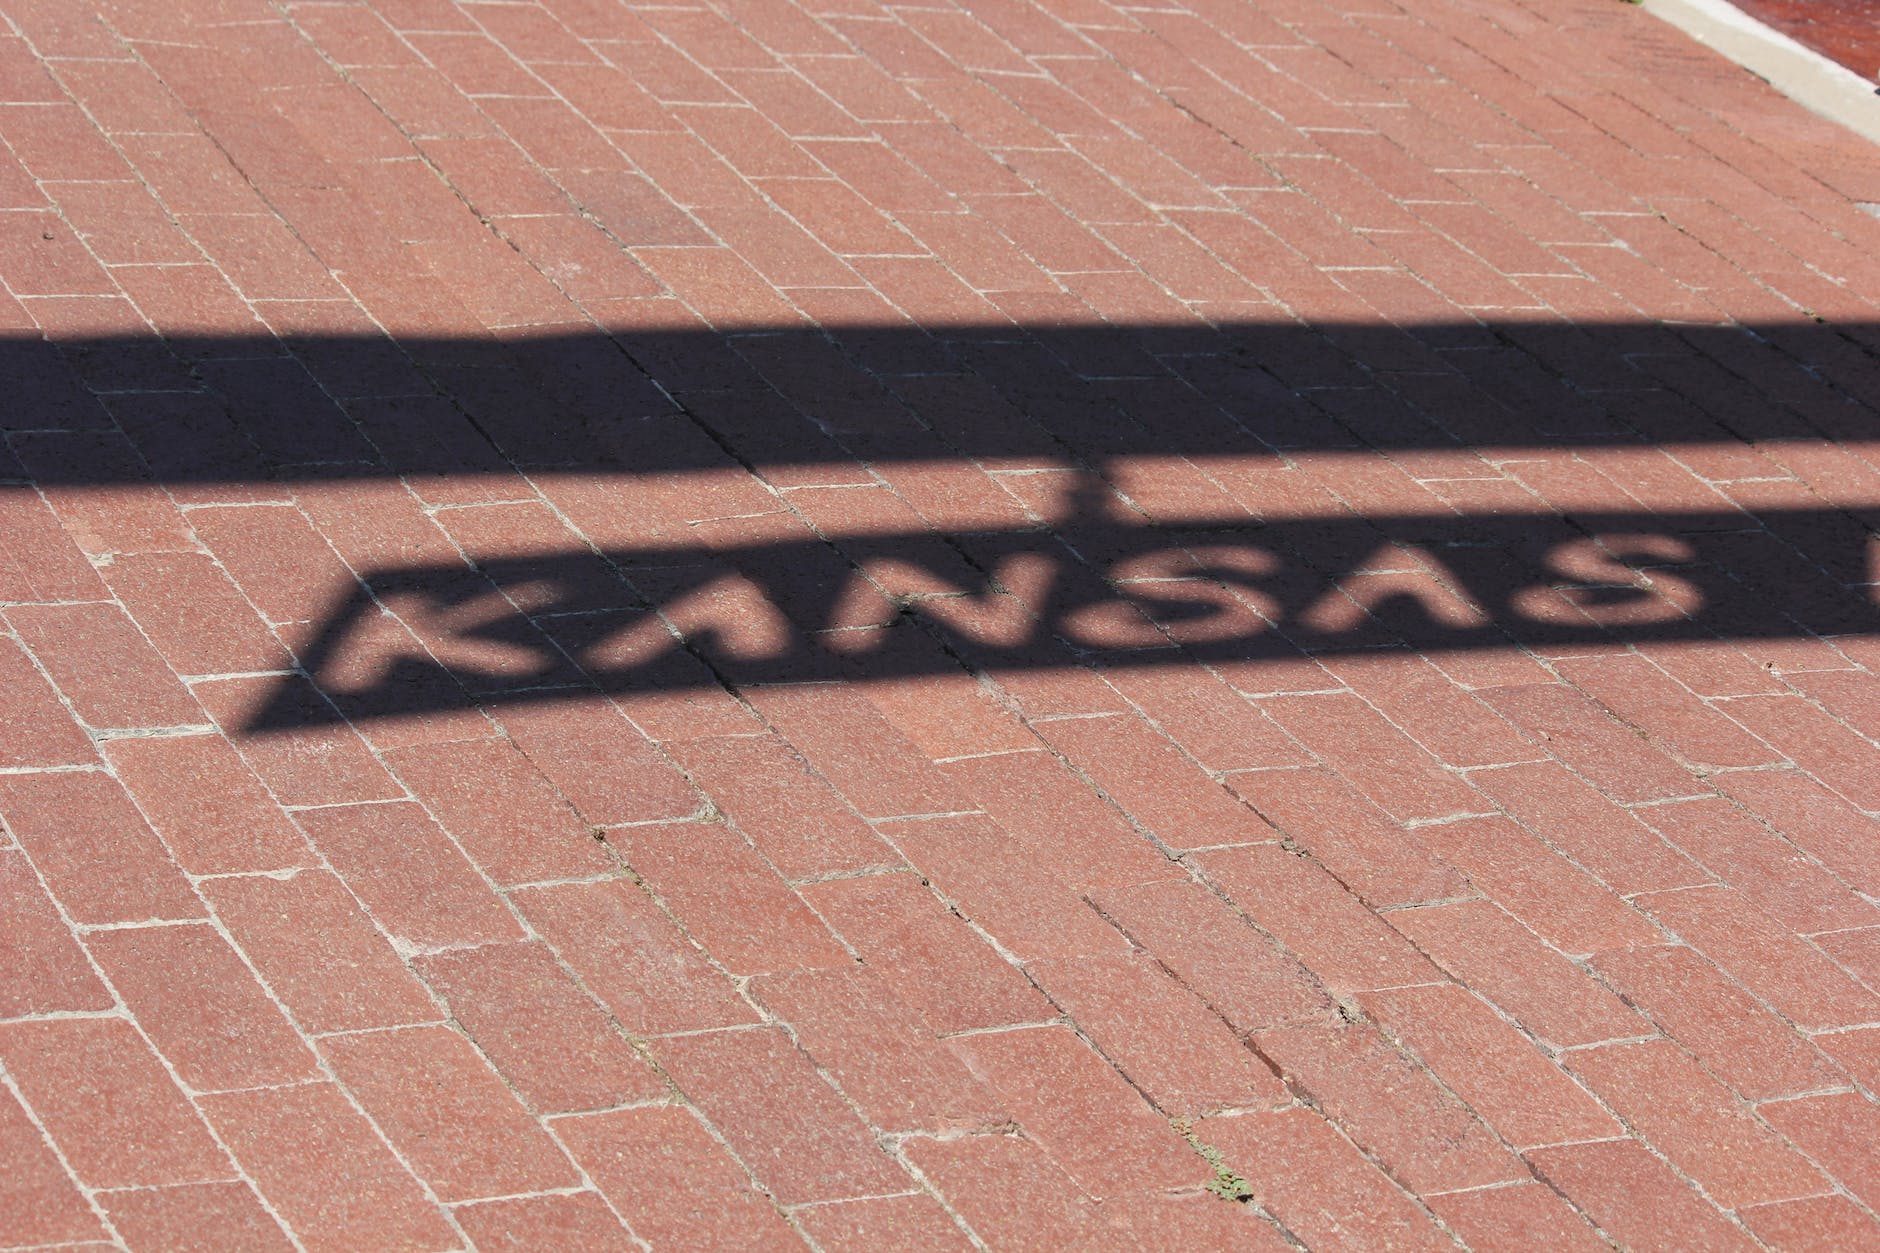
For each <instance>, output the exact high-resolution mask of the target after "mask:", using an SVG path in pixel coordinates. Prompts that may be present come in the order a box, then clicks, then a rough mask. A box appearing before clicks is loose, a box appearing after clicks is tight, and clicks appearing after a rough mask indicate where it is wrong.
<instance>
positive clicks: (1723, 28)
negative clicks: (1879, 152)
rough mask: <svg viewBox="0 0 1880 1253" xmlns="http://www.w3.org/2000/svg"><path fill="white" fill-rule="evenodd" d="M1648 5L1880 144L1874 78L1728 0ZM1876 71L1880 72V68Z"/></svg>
mask: <svg viewBox="0 0 1880 1253" xmlns="http://www.w3.org/2000/svg"><path fill="white" fill-rule="evenodd" d="M1644 7H1645V9H1646V10H1647V11H1648V12H1651V13H1654V14H1656V15H1657V16H1659V17H1661V18H1663V19H1664V20H1665V21H1667V22H1670V23H1671V24H1672V25H1673V26H1676V27H1677V28H1678V29H1679V30H1682V31H1683V32H1684V33H1685V34H1687V35H1689V36H1691V37H1692V38H1693V39H1695V40H1697V41H1698V42H1699V43H1701V44H1706V45H1708V46H1710V47H1712V48H1714V49H1716V50H1717V51H1718V52H1720V53H1722V54H1723V55H1724V56H1726V57H1728V58H1730V60H1732V61H1735V62H1736V63H1737V64H1738V65H1740V66H1742V67H1743V68H1744V69H1746V70H1748V71H1749V72H1750V73H1752V74H1754V75H1756V76H1757V77H1758V78H1761V79H1765V80H1767V81H1768V83H1769V85H1770V86H1772V87H1774V88H1775V89H1776V90H1777V91H1779V92H1781V93H1782V94H1783V95H1785V96H1787V97H1789V99H1791V100H1794V101H1795V102H1796V103H1798V104H1800V105H1802V106H1803V107H1804V108H1807V109H1810V110H1812V111H1813V112H1815V113H1819V114H1821V115H1822V116H1823V117H1826V118H1832V119H1833V120H1834V121H1836V122H1839V123H1841V125H1843V126H1845V127H1847V128H1848V129H1849V130H1852V131H1854V132H1856V133H1857V134H1860V135H1864V136H1866V137H1867V138H1868V139H1871V140H1872V141H1873V142H1875V143H1877V144H1880V94H1877V93H1876V91H1875V84H1874V81H1873V79H1870V78H1862V77H1861V76H1860V75H1859V74H1856V73H1855V72H1854V71H1852V70H1850V69H1847V68H1846V67H1845V66H1841V65H1837V64H1835V63H1834V62H1833V61H1830V60H1829V59H1828V58H1827V57H1824V56H1822V55H1821V54H1820V53H1819V52H1816V51H1814V50H1813V49H1812V48H1805V47H1803V46H1802V45H1801V44H1799V43H1797V42H1795V40H1793V39H1790V38H1789V37H1788V36H1787V35H1784V34H1783V33H1782V32H1781V31H1778V30H1775V29H1773V28H1772V27H1769V26H1766V25H1764V24H1763V23H1761V22H1759V21H1757V20H1756V19H1755V18H1753V17H1751V16H1749V15H1748V14H1747V13H1745V12H1743V11H1742V10H1741V9H1739V8H1737V7H1735V6H1734V5H1732V4H1730V3H1728V0H1644ZM1873 68H1874V70H1875V71H1876V72H1880V66H1874V67H1873Z"/></svg>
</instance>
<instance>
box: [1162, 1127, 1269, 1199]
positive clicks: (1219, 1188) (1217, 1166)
mask: <svg viewBox="0 0 1880 1253" xmlns="http://www.w3.org/2000/svg"><path fill="white" fill-rule="evenodd" d="M1174 1127H1175V1134H1177V1135H1179V1136H1180V1137H1181V1138H1182V1139H1184V1140H1186V1141H1188V1147H1189V1148H1191V1149H1193V1150H1194V1151H1195V1152H1197V1153H1199V1154H1201V1159H1202V1160H1203V1161H1205V1162H1206V1163H1207V1164H1208V1166H1209V1168H1210V1169H1212V1170H1213V1171H1214V1178H1212V1179H1210V1180H1209V1181H1208V1182H1207V1183H1205V1184H1203V1185H1202V1186H1203V1187H1205V1188H1206V1189H1207V1190H1208V1191H1210V1192H1212V1193H1213V1194H1214V1195H1215V1196H1218V1197H1220V1198H1221V1199H1222V1200H1223V1201H1239V1202H1242V1203H1245V1202H1247V1201H1251V1200H1253V1186H1252V1185H1251V1184H1249V1183H1248V1182H1247V1181H1246V1180H1245V1179H1242V1178H1241V1177H1240V1176H1239V1175H1237V1174H1235V1173H1234V1171H1233V1169H1232V1168H1231V1167H1229V1166H1228V1164H1227V1159H1226V1158H1225V1157H1224V1156H1222V1154H1221V1151H1220V1150H1219V1149H1217V1148H1215V1147H1214V1146H1213V1145H1212V1144H1208V1143H1207V1142H1205V1141H1204V1140H1202V1138H1201V1137H1200V1136H1198V1135H1196V1134H1195V1129H1194V1125H1193V1124H1192V1123H1190V1122H1189V1120H1188V1119H1186V1118H1177V1119H1175V1120H1174Z"/></svg>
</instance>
